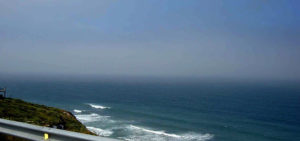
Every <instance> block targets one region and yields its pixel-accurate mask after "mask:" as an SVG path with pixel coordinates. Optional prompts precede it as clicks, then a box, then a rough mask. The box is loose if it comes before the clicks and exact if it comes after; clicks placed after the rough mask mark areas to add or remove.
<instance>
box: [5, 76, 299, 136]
mask: <svg viewBox="0 0 300 141" xmlns="http://www.w3.org/2000/svg"><path fill="white" fill-rule="evenodd" d="M0 80H1V81H0V87H1V86H6V87H7V89H8V95H9V97H13V98H20V99H23V100H26V101H30V102H34V103H39V104H44V105H48V106H54V107H58V108H62V109H65V110H68V111H70V112H72V113H73V114H74V115H75V116H76V117H77V119H78V120H80V121H81V122H82V123H83V124H85V125H86V126H87V128H88V129H89V130H91V131H93V132H95V133H96V134H98V135H100V136H105V137H111V138H117V139H121V140H128V141H300V87H299V86H300V85H299V84H297V83H273V82H257V83H256V82H242V81H220V82H219V81H217V80H214V81H204V80H203V81H200V80H199V81H191V82H189V81H182V82H181V81H179V80H178V81H176V80H170V81H168V80H164V81H146V80H140V81H124V80H117V79H116V80H105V81H104V80H101V79H99V80H98V79H97V80H83V79H78V80H76V79H71V80H55V79H47V80H44V79H41V80H39V79H34V80H30V79H8V78H5V79H4V78H3V79H1V78H0Z"/></svg>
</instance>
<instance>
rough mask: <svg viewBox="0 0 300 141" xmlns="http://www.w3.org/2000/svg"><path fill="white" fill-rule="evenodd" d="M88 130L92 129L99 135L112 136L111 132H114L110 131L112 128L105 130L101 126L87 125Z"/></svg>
mask: <svg viewBox="0 0 300 141" xmlns="http://www.w3.org/2000/svg"><path fill="white" fill-rule="evenodd" d="M86 128H87V129H88V130H90V131H91V132H93V133H95V134H97V135H99V136H105V137H106V136H110V135H111V134H113V131H110V130H104V129H101V128H96V127H90V126H88V127H86Z"/></svg>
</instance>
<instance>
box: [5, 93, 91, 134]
mask: <svg viewBox="0 0 300 141" xmlns="http://www.w3.org/2000/svg"><path fill="white" fill-rule="evenodd" d="M0 118H3V119H8V120H14V121H20V122H26V123H29V124H35V125H40V126H46V127H53V128H58V129H63V130H68V131H74V132H80V133H86V134H91V135H95V134H94V133H92V132H90V131H89V130H87V129H86V127H85V126H84V125H83V124H82V123H80V122H79V121H78V120H77V119H76V118H75V116H74V115H73V114H72V113H70V112H68V111H65V110H62V109H58V108H53V107H48V106H44V105H39V104H33V103H29V102H25V101H22V100H19V99H12V98H4V99H3V98H2V99H0ZM0 140H21V139H17V138H14V137H11V136H6V135H3V134H0Z"/></svg>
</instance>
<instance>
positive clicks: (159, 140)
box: [122, 125, 213, 141]
mask: <svg viewBox="0 0 300 141" xmlns="http://www.w3.org/2000/svg"><path fill="white" fill-rule="evenodd" d="M127 128H128V129H129V130H131V132H132V134H130V135H129V136H127V137H123V138H122V139H123V140H128V141H169V140H171V141H207V140H210V139H212V138H213V135H211V134H199V133H193V132H190V133H184V134H172V133H166V132H165V131H156V130H150V129H147V128H143V127H138V126H134V125H129V126H128V127H127Z"/></svg>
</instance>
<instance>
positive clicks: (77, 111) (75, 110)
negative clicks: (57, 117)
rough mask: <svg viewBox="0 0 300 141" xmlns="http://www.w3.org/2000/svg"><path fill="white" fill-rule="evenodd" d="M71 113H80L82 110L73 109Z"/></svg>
mask: <svg viewBox="0 0 300 141" xmlns="http://www.w3.org/2000/svg"><path fill="white" fill-rule="evenodd" d="M73 111H74V112H75V113H82V110H77V109H74V110H73Z"/></svg>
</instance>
